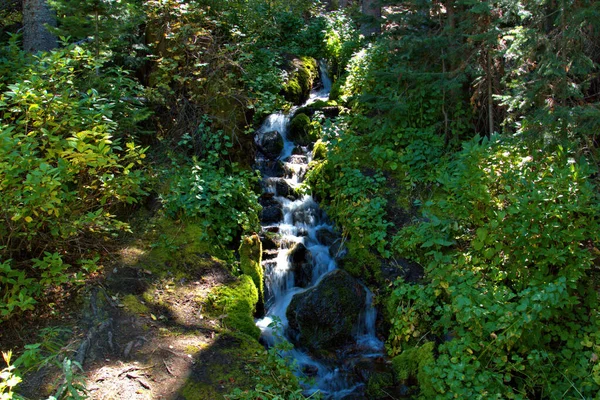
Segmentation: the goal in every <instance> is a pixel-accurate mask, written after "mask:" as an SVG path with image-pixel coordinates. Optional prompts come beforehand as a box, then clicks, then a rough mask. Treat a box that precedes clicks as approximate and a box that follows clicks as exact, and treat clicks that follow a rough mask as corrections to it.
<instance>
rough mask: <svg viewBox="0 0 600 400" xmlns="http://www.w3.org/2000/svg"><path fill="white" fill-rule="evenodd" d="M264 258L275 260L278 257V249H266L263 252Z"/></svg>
mask: <svg viewBox="0 0 600 400" xmlns="http://www.w3.org/2000/svg"><path fill="white" fill-rule="evenodd" d="M262 258H263V260H273V259H275V258H277V250H265V251H263V254H262Z"/></svg>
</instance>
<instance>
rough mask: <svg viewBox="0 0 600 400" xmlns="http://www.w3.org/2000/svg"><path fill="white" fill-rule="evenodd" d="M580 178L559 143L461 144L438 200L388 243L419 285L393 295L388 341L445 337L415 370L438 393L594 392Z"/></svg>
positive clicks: (588, 207)
mask: <svg viewBox="0 0 600 400" xmlns="http://www.w3.org/2000/svg"><path fill="white" fill-rule="evenodd" d="M590 172H591V169H590V168H589V166H588V165H587V164H586V162H585V161H584V160H579V161H576V160H574V159H573V158H570V157H569V156H568V155H567V154H566V153H565V152H564V151H563V150H562V149H560V148H559V149H558V150H557V151H556V152H555V154H549V153H545V152H541V151H535V152H531V150H530V149H528V148H527V147H525V146H523V145H521V144H519V143H518V142H515V141H511V140H508V139H505V140H502V141H500V140H496V139H493V140H491V141H487V140H484V141H483V142H481V143H480V140H479V139H476V140H473V141H471V142H468V143H466V144H465V146H464V149H463V151H461V152H460V153H458V154H457V157H456V159H455V161H454V162H452V163H451V164H450V165H449V167H448V169H447V171H446V173H445V174H444V176H443V177H442V178H441V183H442V189H443V190H444V195H443V196H440V197H439V198H438V199H434V200H430V201H428V202H427V203H425V205H424V209H423V215H424V219H423V220H422V221H421V222H418V223H416V224H415V225H413V226H410V227H407V228H405V229H403V230H402V231H401V232H400V233H399V234H398V236H396V237H395V238H394V241H393V243H394V247H395V250H396V251H397V252H399V253H400V254H402V255H404V256H408V257H411V258H413V259H415V260H418V261H419V262H420V263H421V264H422V265H424V266H426V273H427V283H425V284H424V286H423V287H420V288H417V287H415V286H410V285H408V284H399V286H398V287H397V289H396V290H395V291H394V293H393V295H392V302H393V303H394V304H395V307H396V312H395V316H394V319H393V321H392V322H393V328H392V332H391V335H390V342H389V343H390V345H391V346H392V351H397V350H398V349H400V348H402V347H403V346H404V343H407V344H410V343H414V342H415V341H416V340H417V339H418V338H419V337H421V336H422V335H424V334H426V332H429V334H433V335H435V336H437V337H440V338H441V337H446V338H447V341H446V342H445V343H443V344H442V345H441V346H439V347H438V351H439V353H440V354H439V357H438V358H437V359H436V360H435V363H434V364H433V365H432V366H430V367H428V368H426V372H427V373H428V375H429V376H428V378H429V380H430V382H431V383H432V384H433V386H434V388H435V390H436V391H437V393H438V396H441V397H447V398H451V397H452V396H453V395H454V394H456V393H460V395H461V396H462V397H469V398H471V397H478V396H485V397H490V396H500V397H506V398H525V397H531V396H539V395H542V396H548V397H561V398H564V396H565V395H567V394H572V395H573V396H576V395H577V396H583V397H592V396H594V395H595V393H597V391H598V389H599V388H600V386H599V383H598V382H595V381H594V379H593V378H592V377H591V376H590V375H589V371H590V370H591V369H592V368H593V367H594V361H590V360H594V356H593V355H594V354H596V353H597V351H598V350H599V349H600V337H599V335H598V328H599V326H600V319H599V317H600V315H598V312H597V307H598V293H597V292H596V291H595V288H594V285H591V284H590V278H591V277H590V273H591V272H592V266H593V255H592V253H591V252H590V246H592V243H597V242H598V239H599V237H598V232H599V231H600V230H599V228H600V226H599V219H598V215H599V211H600V210H599V209H598V198H597V194H596V193H595V191H594V188H593V186H592V185H591V184H590V183H589V181H588V180H587V178H588V176H589V174H590ZM394 349H396V350H394ZM465 382H471V385H465Z"/></svg>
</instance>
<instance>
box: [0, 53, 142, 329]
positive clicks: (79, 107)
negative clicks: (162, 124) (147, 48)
mask: <svg viewBox="0 0 600 400" xmlns="http://www.w3.org/2000/svg"><path fill="white" fill-rule="evenodd" d="M15 46H16V42H13V44H12V45H11V46H9V47H6V48H3V49H2V50H1V51H2V58H0V70H1V71H2V73H1V75H2V79H0V91H1V94H0V205H1V208H2V213H1V214H0V218H1V220H2V223H1V224H0V246H1V247H2V249H3V254H2V268H3V269H4V272H5V274H6V275H3V277H2V280H3V289H2V291H1V292H0V294H1V296H2V298H3V300H4V302H3V303H2V304H3V305H2V307H1V312H2V316H3V318H6V317H9V316H11V315H12V313H13V312H15V311H16V310H17V309H21V310H24V309H31V308H32V307H33V304H35V302H36V299H37V298H39V296H40V295H41V294H42V292H43V290H44V289H45V288H46V287H48V286H50V285H52V284H62V283H65V282H67V281H68V280H69V279H72V277H71V275H70V274H69V273H68V270H69V268H68V267H69V265H68V264H67V263H66V262H65V261H69V260H73V261H74V260H75V259H76V256H75V255H76V254H77V256H78V257H77V258H79V257H82V256H83V257H84V258H85V257H86V256H87V255H86V254H84V253H86V252H87V251H89V250H91V249H93V248H94V244H93V243H91V242H90V241H97V240H98V238H100V237H102V236H104V237H106V236H110V235H116V234H117V233H118V232H121V231H124V230H127V229H128V227H127V224H125V223H123V222H121V221H119V220H118V219H116V218H115V215H114V212H115V211H116V209H117V208H118V207H121V206H122V205H124V204H131V203H133V202H135V201H136V199H137V197H138V196H140V195H142V194H144V191H143V189H142V184H143V181H144V178H143V175H142V172H141V169H140V167H141V165H142V159H143V158H144V157H145V154H144V152H145V149H143V148H141V147H140V146H138V145H136V144H135V142H134V141H133V139H134V138H135V136H136V134H137V132H136V127H135V125H136V122H138V121H140V120H143V119H144V118H146V117H147V115H148V113H147V111H146V110H144V109H143V107H141V106H140V105H139V104H136V102H135V101H131V100H128V99H125V98H126V97H134V96H135V95H136V94H137V93H138V90H139V87H138V86H137V85H136V84H135V83H134V82H133V81H131V80H130V79H129V78H128V77H127V74H126V72H125V71H122V70H121V69H119V68H115V67H108V68H106V69H103V74H102V76H100V75H98V71H100V69H101V68H102V67H103V63H102V62H99V61H98V60H97V59H95V58H94V57H93V56H92V55H91V54H90V53H89V52H88V51H85V50H83V49H82V48H80V47H67V48H65V49H61V50H57V51H54V52H51V53H47V54H42V55H38V56H26V55H25V54H24V53H22V52H20V51H19V50H18V49H17V48H16V47H15ZM16 66H17V67H16ZM94 238H95V239H94ZM82 249H84V250H82ZM63 259H65V261H63Z"/></svg>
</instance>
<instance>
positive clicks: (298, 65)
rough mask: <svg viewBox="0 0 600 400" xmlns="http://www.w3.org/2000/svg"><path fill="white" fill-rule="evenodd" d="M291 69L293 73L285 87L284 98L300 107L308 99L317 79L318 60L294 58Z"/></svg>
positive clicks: (290, 65)
mask: <svg viewBox="0 0 600 400" xmlns="http://www.w3.org/2000/svg"><path fill="white" fill-rule="evenodd" d="M289 69H290V70H291V72H290V74H289V77H288V81H287V83H286V84H285V85H284V88H283V96H284V97H285V99H286V100H287V101H289V102H291V103H293V104H296V105H300V104H302V103H304V102H305V101H306V100H307V99H308V96H309V95H310V90H311V89H312V86H313V83H314V80H315V78H316V77H317V74H318V69H317V60H315V59H314V58H310V57H299V58H294V59H292V61H291V62H290V64H289Z"/></svg>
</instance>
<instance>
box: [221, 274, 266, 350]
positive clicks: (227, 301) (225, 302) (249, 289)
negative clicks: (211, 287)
mask: <svg viewBox="0 0 600 400" xmlns="http://www.w3.org/2000/svg"><path fill="white" fill-rule="evenodd" d="M213 296H214V297H215V298H216V299H215V300H214V301H213V310H212V311H211V314H213V315H214V316H222V318H223V322H224V323H225V326H226V327H228V328H229V329H232V330H236V331H239V332H242V333H245V334H246V335H248V336H250V337H253V338H255V339H257V340H258V337H259V336H260V329H258V327H257V326H256V324H255V323H254V312H255V310H256V303H258V289H257V288H256V285H255V284H254V281H253V279H252V277H250V276H249V275H242V276H240V277H239V278H238V279H237V280H236V281H234V282H233V283H231V284H228V285H225V286H221V287H219V288H217V289H215V291H214V292H213Z"/></svg>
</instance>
